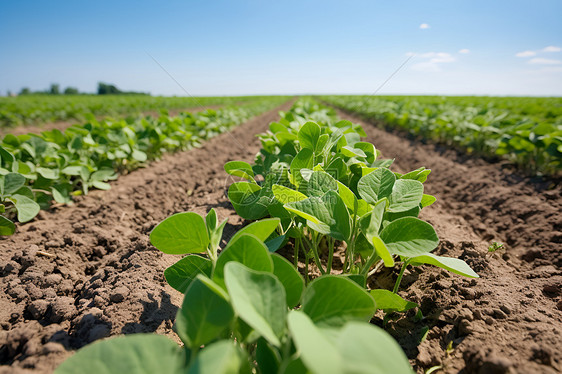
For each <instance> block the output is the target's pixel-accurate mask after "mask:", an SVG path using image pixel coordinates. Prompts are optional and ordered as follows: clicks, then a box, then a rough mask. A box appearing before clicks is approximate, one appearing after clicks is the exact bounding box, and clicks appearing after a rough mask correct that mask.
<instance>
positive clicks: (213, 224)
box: [205, 208, 219, 236]
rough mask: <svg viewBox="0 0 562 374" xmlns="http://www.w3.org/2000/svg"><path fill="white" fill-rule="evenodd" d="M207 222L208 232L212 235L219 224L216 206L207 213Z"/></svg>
mask: <svg viewBox="0 0 562 374" xmlns="http://www.w3.org/2000/svg"><path fill="white" fill-rule="evenodd" d="M205 224H206V225H207V232H208V233H209V236H211V232H213V231H214V230H215V229H216V228H217V226H218V225H219V219H218V217H217V212H216V211H215V209H214V208H211V210H209V213H207V215H206V216H205Z"/></svg>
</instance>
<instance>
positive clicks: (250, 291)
mask: <svg viewBox="0 0 562 374" xmlns="http://www.w3.org/2000/svg"><path fill="white" fill-rule="evenodd" d="M224 278H225V279H224V280H225V283H226V288H227V289H228V293H229V295H230V298H231V301H232V305H233V306H234V310H236V313H237V314H238V316H239V317H240V318H241V319H242V320H244V322H246V323H247V324H248V325H250V326H251V327H253V328H254V330H256V331H257V332H258V333H259V334H260V335H261V336H263V338H265V339H266V340H267V341H268V342H269V343H270V344H272V345H274V346H276V347H280V346H281V341H280V340H279V339H280V338H281V337H282V336H283V334H284V333H285V317H286V315H287V303H286V301H285V300H286V295H285V289H284V288H283V285H282V284H281V282H280V281H279V280H278V279H277V278H276V277H275V276H273V275H272V274H269V273H265V272H259V271H255V270H252V269H249V268H247V267H245V266H244V265H242V264H240V263H237V262H230V263H228V264H227V265H226V267H225V275H224Z"/></svg>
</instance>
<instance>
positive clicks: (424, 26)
mask: <svg viewBox="0 0 562 374" xmlns="http://www.w3.org/2000/svg"><path fill="white" fill-rule="evenodd" d="M429 28H430V26H429V25H428V24H427V23H422V24H421V25H420V29H422V30H425V29H429Z"/></svg>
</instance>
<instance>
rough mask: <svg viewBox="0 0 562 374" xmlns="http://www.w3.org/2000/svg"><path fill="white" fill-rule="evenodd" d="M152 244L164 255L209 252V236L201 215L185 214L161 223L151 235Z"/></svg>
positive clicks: (178, 214) (176, 215)
mask: <svg viewBox="0 0 562 374" xmlns="http://www.w3.org/2000/svg"><path fill="white" fill-rule="evenodd" d="M150 242H151V243H152V245H153V246H155V247H156V248H157V249H159V250H160V251H162V252H164V253H169V254H176V255H177V254H184V253H201V252H205V251H206V250H207V246H208V245H209V235H208V234H207V227H206V226H205V221H204V220H203V218H202V217H201V216H200V215H199V214H197V213H193V212H185V213H177V214H174V215H173V216H170V217H168V218H166V219H165V220H164V221H162V222H160V223H159V224H158V226H156V227H155V228H154V230H152V232H151V233H150Z"/></svg>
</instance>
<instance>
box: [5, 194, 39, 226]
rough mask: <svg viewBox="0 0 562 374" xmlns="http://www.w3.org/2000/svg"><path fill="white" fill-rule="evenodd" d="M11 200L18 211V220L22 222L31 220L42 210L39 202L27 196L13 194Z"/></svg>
mask: <svg viewBox="0 0 562 374" xmlns="http://www.w3.org/2000/svg"><path fill="white" fill-rule="evenodd" d="M10 200H12V201H13V202H14V205H15V206H16V209H17V211H18V221H20V222H22V223H23V222H27V221H31V220H32V219H33V218H34V217H35V216H36V215H37V214H38V213H39V211H40V210H41V207H40V206H39V204H37V203H36V202H35V201H33V200H31V199H30V198H29V197H27V196H23V195H12V196H11V197H10Z"/></svg>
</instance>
